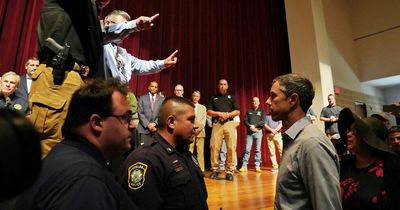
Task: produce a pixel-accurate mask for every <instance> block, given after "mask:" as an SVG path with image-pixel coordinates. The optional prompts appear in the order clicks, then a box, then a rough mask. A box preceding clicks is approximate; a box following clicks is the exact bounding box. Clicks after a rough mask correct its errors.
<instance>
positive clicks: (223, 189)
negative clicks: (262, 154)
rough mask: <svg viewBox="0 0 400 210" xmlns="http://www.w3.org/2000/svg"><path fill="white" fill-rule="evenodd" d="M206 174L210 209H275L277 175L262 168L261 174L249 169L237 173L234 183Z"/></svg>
mask: <svg viewBox="0 0 400 210" xmlns="http://www.w3.org/2000/svg"><path fill="white" fill-rule="evenodd" d="M210 173H211V172H206V179H205V181H206V185H207V191H208V207H209V209H210V210H215V209H217V210H218V209H223V210H224V209H229V210H231V209H241V210H242V209H251V210H256V209H273V206H274V197H275V182H276V176H277V173H276V172H275V173H273V172H271V171H270V169H269V168H262V172H261V173H257V172H255V171H254V169H253V170H252V169H251V168H250V169H249V171H248V172H246V173H235V179H234V180H233V182H231V181H226V180H214V179H210V178H209V176H210Z"/></svg>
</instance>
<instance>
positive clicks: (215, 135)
mask: <svg viewBox="0 0 400 210" xmlns="http://www.w3.org/2000/svg"><path fill="white" fill-rule="evenodd" d="M228 88H229V86H228V81H226V80H225V79H221V80H219V82H218V93H217V94H216V95H215V96H213V97H211V99H210V102H209V104H208V107H207V109H208V110H207V114H208V115H210V116H212V117H213V118H212V119H213V127H212V133H211V140H210V148H211V158H210V159H211V169H212V171H213V172H212V173H211V176H210V178H211V179H218V156H219V153H220V150H221V145H222V141H223V139H224V140H225V142H226V147H227V154H226V155H227V157H226V160H227V163H226V164H227V167H226V177H225V178H226V180H228V181H233V173H234V171H235V170H236V163H235V159H236V158H235V157H234V156H235V154H236V136H237V135H236V127H237V126H238V123H237V122H235V121H233V118H234V117H236V116H238V115H239V114H240V111H239V105H238V103H237V101H236V98H235V97H234V96H233V95H231V94H229V93H228V92H227V91H228Z"/></svg>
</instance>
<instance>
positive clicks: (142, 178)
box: [121, 133, 208, 210]
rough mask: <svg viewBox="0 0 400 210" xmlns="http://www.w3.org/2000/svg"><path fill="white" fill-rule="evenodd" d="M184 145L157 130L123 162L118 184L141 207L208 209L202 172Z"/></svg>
mask: <svg viewBox="0 0 400 210" xmlns="http://www.w3.org/2000/svg"><path fill="white" fill-rule="evenodd" d="M195 161H196V159H195V158H194V157H193V155H192V154H191V153H190V152H188V149H187V148H181V149H175V148H173V147H172V146H171V145H170V144H169V143H168V142H167V141H166V140H165V139H164V138H163V137H161V136H160V135H159V134H158V133H156V134H155V135H154V139H151V140H150V141H147V142H146V143H145V144H144V145H142V146H141V147H139V148H138V149H136V150H135V151H133V152H132V153H131V154H130V155H129V156H128V157H127V159H126V161H125V163H124V170H123V174H122V175H121V177H122V178H121V184H122V186H123V187H124V188H125V189H126V190H127V192H128V194H129V195H130V196H131V198H132V199H133V201H134V202H135V204H136V205H138V207H139V208H140V209H199V210H200V209H202V210H205V209H208V206H207V189H206V186H205V183H204V175H203V173H202V172H201V169H200V167H199V166H198V164H196V162H197V161H196V162H195Z"/></svg>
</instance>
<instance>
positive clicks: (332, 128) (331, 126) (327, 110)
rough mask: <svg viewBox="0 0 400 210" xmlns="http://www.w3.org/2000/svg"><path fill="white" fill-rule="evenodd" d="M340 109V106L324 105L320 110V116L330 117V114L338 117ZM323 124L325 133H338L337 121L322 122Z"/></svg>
mask: <svg viewBox="0 0 400 210" xmlns="http://www.w3.org/2000/svg"><path fill="white" fill-rule="evenodd" d="M340 111H342V107H340V106H326V107H324V108H322V110H321V117H326V118H330V117H331V116H334V117H336V119H339V114H340ZM324 124H325V133H331V134H335V133H339V129H338V122H337V121H336V122H324Z"/></svg>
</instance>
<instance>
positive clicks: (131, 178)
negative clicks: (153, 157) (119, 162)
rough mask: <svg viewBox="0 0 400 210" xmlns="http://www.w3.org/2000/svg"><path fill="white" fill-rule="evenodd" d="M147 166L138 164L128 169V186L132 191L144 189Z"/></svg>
mask: <svg viewBox="0 0 400 210" xmlns="http://www.w3.org/2000/svg"><path fill="white" fill-rule="evenodd" d="M146 171H147V165H146V164H144V163H141V162H137V163H135V164H133V165H131V166H129V168H128V186H129V188H131V189H132V190H137V189H140V188H141V187H143V185H144V181H145V175H146Z"/></svg>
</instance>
